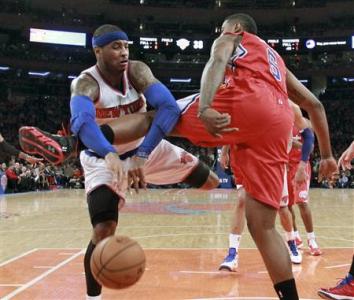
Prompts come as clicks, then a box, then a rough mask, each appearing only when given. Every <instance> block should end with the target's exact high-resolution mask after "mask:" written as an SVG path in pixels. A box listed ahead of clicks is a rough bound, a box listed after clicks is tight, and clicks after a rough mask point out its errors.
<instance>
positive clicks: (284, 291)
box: [274, 278, 299, 300]
mask: <svg viewBox="0 0 354 300" xmlns="http://www.w3.org/2000/svg"><path fill="white" fill-rule="evenodd" d="M274 289H275V291H276V293H277V295H278V297H279V299H280V300H299V296H298V294H297V290H296V284H295V279H294V278H292V279H289V280H285V281H282V282H279V283H277V284H274Z"/></svg>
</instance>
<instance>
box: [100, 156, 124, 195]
mask: <svg viewBox="0 0 354 300" xmlns="http://www.w3.org/2000/svg"><path fill="white" fill-rule="evenodd" d="M104 160H105V161H106V164H107V167H108V169H110V170H111V171H112V172H113V176H114V177H113V186H114V187H115V188H116V189H120V187H121V186H122V183H123V181H124V177H125V174H124V169H123V163H122V161H121V160H120V158H119V155H118V153H114V152H109V153H108V154H107V155H106V156H105V158H104Z"/></svg>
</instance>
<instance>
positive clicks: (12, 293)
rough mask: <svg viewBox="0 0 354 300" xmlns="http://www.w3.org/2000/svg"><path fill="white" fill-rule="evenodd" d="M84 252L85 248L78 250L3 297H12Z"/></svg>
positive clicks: (6, 299) (5, 299) (5, 298)
mask: <svg viewBox="0 0 354 300" xmlns="http://www.w3.org/2000/svg"><path fill="white" fill-rule="evenodd" d="M83 253H84V250H81V251H79V252H77V253H76V254H74V255H73V256H71V257H69V258H67V259H66V260H64V261H62V262H61V263H60V264H58V265H56V266H55V267H54V268H52V269H50V270H48V271H46V272H44V273H43V274H41V275H39V276H37V277H35V278H34V279H32V280H31V281H29V282H27V283H26V284H24V285H23V286H21V287H20V288H18V289H16V290H14V291H13V292H11V293H10V294H8V295H6V296H5V297H4V298H3V299H4V300H8V299H12V298H13V297H14V296H16V295H17V294H19V293H21V292H23V291H24V290H25V289H28V288H29V287H31V286H32V285H34V284H36V283H37V282H38V281H40V280H42V279H43V278H45V277H47V276H48V275H49V274H51V273H53V272H54V271H56V270H58V269H60V268H61V267H62V266H64V265H66V264H67V263H69V262H70V261H72V260H74V259H75V258H76V257H78V256H79V255H82V254H83Z"/></svg>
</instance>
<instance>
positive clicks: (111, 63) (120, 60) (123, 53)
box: [98, 40, 129, 72]
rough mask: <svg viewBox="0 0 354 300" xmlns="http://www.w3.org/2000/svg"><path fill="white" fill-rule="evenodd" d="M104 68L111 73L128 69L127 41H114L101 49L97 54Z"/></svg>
mask: <svg viewBox="0 0 354 300" xmlns="http://www.w3.org/2000/svg"><path fill="white" fill-rule="evenodd" d="M98 59H101V60H102V61H103V63H104V64H105V66H106V67H107V68H108V69H111V70H112V71H115V72H116V71H124V70H126V69H127V68H128V61H129V45H128V42H127V41H122V40H116V41H113V42H112V43H110V44H108V45H106V46H104V47H102V48H101V49H100V52H99V54H98Z"/></svg>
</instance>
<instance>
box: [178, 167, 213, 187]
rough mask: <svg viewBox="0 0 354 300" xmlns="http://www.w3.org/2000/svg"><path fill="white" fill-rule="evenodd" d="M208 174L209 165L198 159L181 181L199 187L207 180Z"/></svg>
mask: <svg viewBox="0 0 354 300" xmlns="http://www.w3.org/2000/svg"><path fill="white" fill-rule="evenodd" d="M209 174H210V169H209V167H208V166H207V165H206V164H205V163H203V162H202V161H199V162H198V165H197V166H196V167H195V168H194V170H193V171H192V172H191V173H190V174H189V176H188V177H187V178H186V179H185V180H184V181H183V182H185V183H187V184H189V185H191V186H192V187H195V188H200V187H201V186H203V185H204V183H205V182H206V181H207V180H208V177H209Z"/></svg>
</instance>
